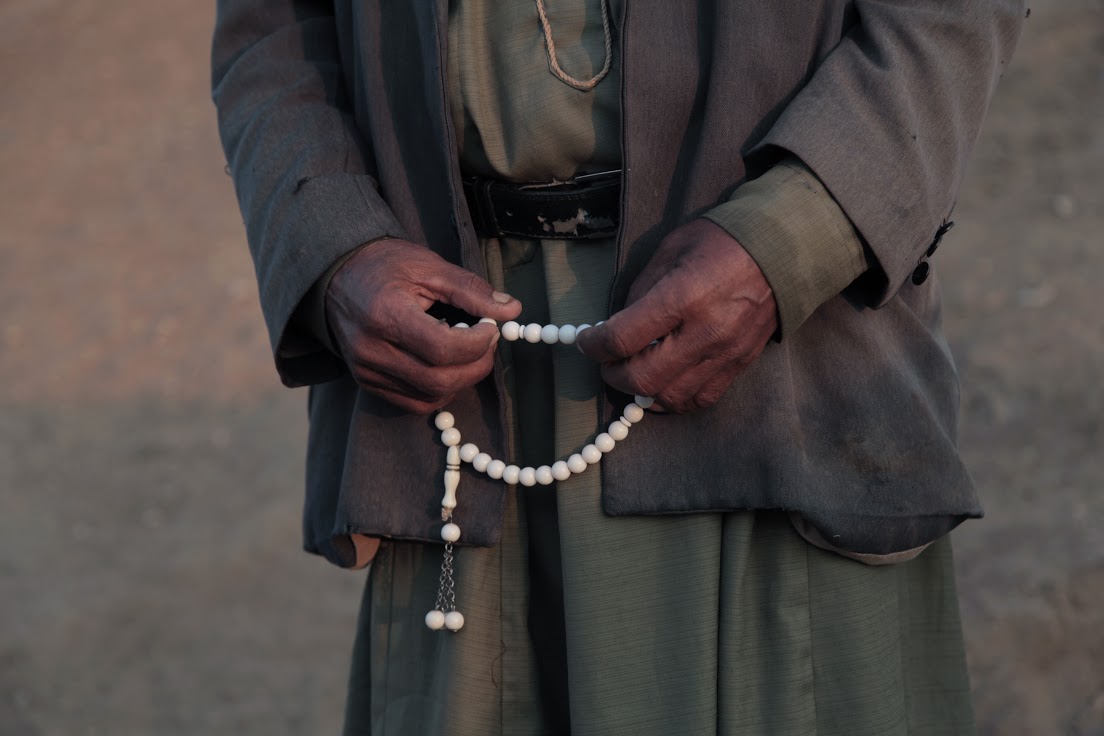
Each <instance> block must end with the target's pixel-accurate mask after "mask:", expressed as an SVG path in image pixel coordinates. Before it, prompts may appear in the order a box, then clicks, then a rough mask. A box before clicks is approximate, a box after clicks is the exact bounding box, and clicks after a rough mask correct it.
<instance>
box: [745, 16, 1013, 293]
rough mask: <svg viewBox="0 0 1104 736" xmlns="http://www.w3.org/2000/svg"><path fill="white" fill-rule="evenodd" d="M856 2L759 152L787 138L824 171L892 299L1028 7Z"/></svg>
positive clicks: (950, 183) (954, 183) (942, 207)
mask: <svg viewBox="0 0 1104 736" xmlns="http://www.w3.org/2000/svg"><path fill="white" fill-rule="evenodd" d="M854 8H855V11H856V13H857V21H856V22H855V23H854V24H853V25H852V26H851V28H850V29H849V30H848V32H847V33H846V34H845V36H844V38H843V39H842V41H841V42H840V43H839V45H838V46H836V48H835V49H833V50H832V51H831V52H830V53H829V54H828V56H827V57H826V58H825V59H824V61H823V62H822V63H821V65H820V66H819V67H818V68H817V70H816V71H815V72H814V73H813V76H812V77H811V79H810V81H809V82H808V83H807V84H806V85H805V86H804V87H803V88H802V89H801V90H800V91H799V92H798V93H797V94H796V95H795V96H794V97H793V98H792V99H791V100H790V102H789V103H788V104H787V106H786V107H785V109H784V110H783V112H782V114H781V115H780V116H779V118H778V120H777V121H776V122H775V123H774V124H773V126H772V127H771V128H770V130H769V131H768V132H767V134H766V136H765V137H764V139H763V140H762V141H761V142H760V143H758V144H757V145H756V147H755V148H754V149H752V151H750V152H749V156H748V158H749V165H750V166H751V167H752V168H755V167H756V166H759V167H760V168H761V165H760V164H757V163H756V158H757V156H759V155H760V154H765V153H767V152H768V151H770V150H772V149H778V148H780V149H784V150H785V151H788V152H790V153H791V154H793V155H795V156H797V158H799V159H801V160H802V161H803V162H804V163H805V164H806V165H807V166H808V167H809V168H810V169H811V170H812V171H813V172H814V173H815V174H816V177H817V178H818V179H819V180H820V181H821V182H823V183H824V185H825V186H826V187H827V189H828V191H829V192H830V193H831V195H832V197H833V198H834V199H835V200H836V202H838V203H839V205H840V206H841V207H842V209H843V211H844V212H845V213H846V215H847V217H848V219H850V221H851V223H852V224H853V225H854V226H855V229H856V230H857V231H858V232H859V234H860V235H861V237H862V238H863V240H864V242H865V243H866V245H867V246H868V247H869V249H870V252H871V254H872V255H873V257H874V259H875V260H876V261H877V265H878V266H880V269H874V271H875V272H877V271H879V270H880V272H881V273H882V274H884V278H882V279H881V282H880V283H875V284H873V285H872V286H871V287H870V293H869V295H868V298H869V301H870V302H871V304H872V305H873V306H881V305H883V304H885V303H886V302H887V301H889V300H890V299H892V298H893V296H894V295H895V294H896V293H897V291H898V289H900V287H901V286H902V285H903V284H904V282H905V280H906V279H907V278H908V277H909V276H910V274H911V273H912V271H913V270H914V269H915V268H916V266H917V265H918V264H919V262H920V261H921V260H922V259H923V257H924V255H925V253H926V251H927V250H928V248H929V247H930V245H931V244H932V242H933V238H934V237H935V234H936V231H937V230H938V228H939V226H940V224H941V223H942V222H943V221H944V219H945V218H946V217H947V216H948V215H949V214H950V211H951V208H952V207H953V205H954V201H955V198H956V196H957V193H958V188H959V185H960V183H961V181H962V178H963V174H964V172H965V169H966V161H967V158H968V156H969V154H970V151H971V149H972V148H973V145H974V142H975V140H976V139H977V136H978V133H979V131H980V128H981V121H982V118H983V116H984V114H985V111H986V109H987V108H988V105H989V99H990V96H991V95H992V92H993V89H994V87H995V85H996V83H997V80H998V79H999V78H1000V75H1001V74H1002V73H1003V70H1004V68H1005V65H1006V63H1007V61H1008V59H1009V57H1010V55H1011V53H1012V50H1013V48H1014V47H1015V44H1016V42H1017V40H1018V39H1019V33H1020V28H1021V24H1022V21H1023V18H1024V14H1025V10H1024V7H1023V2H1022V1H1021V0H956V1H954V2H950V1H949V0H923V1H917V0H910V1H908V2H906V1H904V0H855V3H854ZM767 158H773V157H770V156H768V157H767Z"/></svg>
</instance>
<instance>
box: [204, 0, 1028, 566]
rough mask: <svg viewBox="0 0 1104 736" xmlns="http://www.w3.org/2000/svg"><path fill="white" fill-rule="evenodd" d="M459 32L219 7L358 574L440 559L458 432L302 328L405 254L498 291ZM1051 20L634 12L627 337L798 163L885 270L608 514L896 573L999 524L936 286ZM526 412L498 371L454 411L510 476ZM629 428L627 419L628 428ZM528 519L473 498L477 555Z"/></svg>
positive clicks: (322, 488)
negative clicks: (937, 246) (836, 554)
mask: <svg viewBox="0 0 1104 736" xmlns="http://www.w3.org/2000/svg"><path fill="white" fill-rule="evenodd" d="M447 10H448V8H447V2H446V0H434V1H430V0H416V1H412V0H404V1H402V2H400V1H399V0H369V1H367V2H353V0H335V1H334V2H307V1H305V0H237V1H232V0H224V1H220V2H219V5H218V23H217V27H216V30H215V37H214V46H213V55H212V67H213V87H214V100H215V103H216V106H217V108H218V115H219V129H220V133H221V136H222V141H223V145H224V148H225V151H226V155H227V160H228V162H229V165H230V170H231V172H232V174H233V176H234V181H235V184H236V189H237V194H238V199H239V203H240V205H241V209H242V213H243V215H244V219H245V224H246V230H247V233H248V239H249V245H250V249H251V251H252V254H253V258H254V262H255V264H256V270H257V276H258V280H259V284H260V295H261V304H262V308H263V311H264V314H265V319H266V322H267V325H268V329H269V333H270V336H271V340H272V344H273V349H274V352H275V356H276V364H277V368H278V370H279V372H280V375H281V377H282V379H283V381H284V382H285V383H286V384H287V385H289V386H296V385H303V384H313V385H312V388H311V393H310V401H309V406H310V437H309V447H308V462H307V495H306V506H305V513H304V535H305V546H306V548H307V549H308V550H310V551H313V552H318V553H321V554H324V555H326V557H328V558H329V559H330V560H331V561H333V562H335V563H337V564H341V565H350V564H352V562H353V551H352V547H351V545H350V543H349V540H348V537H347V535H348V534H350V533H353V532H358V533H363V534H369V535H377V536H388V537H393V538H400V539H415V540H427V541H437V540H438V539H439V537H438V533H437V529H438V527H439V525H440V521H439V503H440V497H441V474H442V471H443V469H444V452H443V450H442V448H441V446H440V444H439V441H438V433H437V432H436V431H435V430H434V429H433V424H432V418H429V417H421V416H415V415H409V414H403V413H401V412H399V411H398V410H396V409H394V408H393V407H391V406H390V405H388V404H386V403H385V402H383V401H382V400H379V399H377V398H375V397H373V396H372V395H370V394H368V393H367V392H364V391H361V390H359V389H358V388H357V387H356V385H355V384H354V383H353V382H352V380H351V379H350V377H349V375H348V373H347V371H346V370H345V368H344V365H343V363H342V362H341V361H340V359H339V358H338V357H337V356H335V355H333V354H332V353H330V352H329V351H327V350H326V349H325V347H324V346H323V345H322V344H321V343H319V342H318V341H317V340H316V339H315V338H314V337H313V336H312V335H311V334H310V332H309V331H307V330H304V329H302V328H300V327H299V326H297V325H296V324H295V323H294V321H293V320H292V319H291V317H292V315H293V313H294V312H295V310H296V307H297V306H298V304H299V303H300V301H301V300H302V299H303V297H304V296H305V295H306V294H307V292H308V290H309V289H310V287H311V286H312V285H313V284H314V283H315V281H316V280H317V279H318V278H319V277H320V276H321V275H322V274H323V273H324V272H326V271H327V269H328V268H329V267H330V265H331V264H333V263H334V262H335V261H337V260H338V259H339V258H340V257H341V256H343V255H344V254H346V253H348V252H349V251H351V250H352V249H354V248H356V247H357V246H358V245H360V244H361V243H364V242H367V241H370V240H373V239H376V238H379V237H382V236H396V237H404V238H407V239H410V240H413V241H415V242H419V243H424V244H426V245H427V246H429V247H431V248H433V249H434V250H436V251H438V252H439V253H441V254H442V255H443V256H444V257H446V258H448V259H450V260H452V261H454V262H457V263H460V264H462V265H464V266H465V267H467V268H469V269H471V270H473V271H476V272H479V273H482V272H483V268H484V267H483V261H482V258H481V257H480V254H479V246H478V243H477V240H476V236H475V233H474V231H473V229H472V226H471V221H470V217H469V215H468V211H467V207H466V203H465V201H464V195H463V191H462V188H461V186H460V170H459V163H458V158H457V152H456V142H455V137H454V131H453V130H452V129H451V118H450V116H449V114H448V110H447V104H448V103H447V97H446V87H445V85H446V76H445V69H444V64H445V60H446V59H447V54H446V49H445V44H446V42H447ZM1023 15H1024V9H1023V7H1022V3H1021V2H1014V1H1012V0H957V1H954V2H952V1H951V0H917V1H916V2H910V3H903V2H902V3H886V2H880V1H879V2H876V1H874V0H854V1H853V2H843V1H841V0H777V1H776V2H770V3H764V2H750V1H747V2H744V1H737V0H680V1H679V2H671V1H670V0H626V2H625V9H624V12H623V14H622V17H621V18H620V19H619V23H618V24H617V37H618V40H619V44H620V55H619V59H620V60H621V65H622V77H621V107H622V149H623V150H622V154H623V156H622V157H623V164H624V170H625V173H624V174H623V186H622V205H621V208H622V216H621V223H622V225H621V232H620V237H619V244H618V264H619V272H618V278H617V282H616V286H615V287H614V291H613V293H612V294H611V301H610V307H611V310H616V309H617V308H618V307H619V305H620V304H622V303H623V299H624V296H625V294H626V292H627V290H628V287H629V285H630V284H631V283H632V279H633V277H634V275H635V274H637V273H638V272H639V271H640V269H641V268H642V267H643V265H644V263H645V262H646V260H647V258H648V256H649V255H650V253H651V252H652V251H653V249H654V248H655V247H656V245H657V244H658V243H659V241H660V239H661V238H662V237H663V236H664V235H665V234H666V233H667V232H669V231H670V230H672V229H673V228H674V227H676V226H678V225H680V224H682V223H684V222H686V221H687V220H688V219H690V218H692V217H695V216H696V215H698V214H701V213H702V212H704V211H705V210H707V209H709V208H710V207H712V206H715V205H716V204H718V203H720V202H722V201H724V200H725V199H726V198H727V197H728V196H729V195H730V194H731V192H732V191H733V189H734V188H735V187H738V186H739V185H740V184H741V183H743V182H744V181H746V180H748V179H752V178H755V177H756V176H758V175H760V174H761V173H762V172H764V171H766V170H767V169H768V168H769V167H770V166H771V165H773V164H774V163H775V162H776V161H778V160H779V159H780V158H782V157H783V156H785V155H790V154H792V155H795V156H797V157H798V158H800V159H801V160H802V161H804V162H805V164H806V165H807V166H809V168H811V169H812V170H813V171H814V172H815V174H816V175H817V177H818V178H819V179H820V180H821V181H822V182H823V183H824V184H825V186H826V187H827V189H828V190H829V191H830V192H831V194H832V196H833V197H834V198H835V199H836V201H837V202H838V203H839V204H840V206H841V207H842V208H843V210H844V212H845V213H846V214H847V216H848V217H849V218H850V220H851V222H852V223H853V224H854V226H855V228H856V230H857V231H858V232H859V234H860V235H861V237H862V238H863V240H864V244H865V246H866V247H867V248H868V255H869V257H870V258H871V259H872V260H873V261H875V262H876V264H877V265H876V267H874V268H872V269H871V270H870V271H869V272H868V273H867V274H865V275H864V276H863V277H862V278H861V279H860V280H859V281H857V282H855V283H854V284H852V285H851V287H849V288H848V289H847V290H845V291H844V292H843V293H842V294H841V295H840V296H838V297H836V298H833V299H831V300H829V301H828V302H827V303H825V304H824V305H823V306H822V307H820V309H818V310H817V311H816V312H814V313H813V314H812V316H810V317H809V318H808V320H807V321H806V322H805V324H804V325H803V326H802V327H801V328H800V329H798V330H797V331H796V332H794V333H793V334H789V335H786V336H785V337H784V339H783V340H782V341H781V342H779V343H771V344H770V345H768V346H767V348H766V350H765V351H764V352H763V354H762V356H761V357H760V359H759V360H758V361H757V362H756V363H755V364H754V365H753V366H752V367H751V368H750V369H749V370H748V371H746V372H745V373H743V374H742V375H741V376H740V377H739V378H738V379H737V380H736V382H735V384H734V385H733V386H732V388H731V389H730V390H729V392H728V393H727V395H726V396H725V397H724V399H723V400H722V401H721V402H720V403H718V404H717V405H716V406H714V407H713V408H711V409H709V410H706V411H701V412H697V413H693V414H688V415H683V416H664V417H658V418H656V419H655V420H654V421H649V422H645V423H642V424H641V425H639V426H638V427H637V428H635V429H634V430H633V435H632V437H631V441H628V442H626V443H625V444H624V445H623V446H621V447H619V448H618V450H617V452H614V453H612V454H610V455H609V456H607V457H606V458H604V459H603V461H602V463H601V472H602V488H603V491H602V493H603V508H604V511H605V512H606V513H608V514H612V515H633V514H672V513H690V512H700V511H730V510H740V509H787V510H791V511H796V512H799V513H800V514H801V515H802V516H804V517H805V518H806V519H808V520H809V522H811V523H812V524H813V525H814V526H815V527H816V528H817V529H818V530H819V531H820V532H821V533H822V534H823V536H824V537H825V538H826V539H827V540H828V541H829V542H831V543H832V544H834V545H836V546H838V547H841V548H843V549H846V550H851V551H855V552H863V553H874V554H886V553H891V552H897V551H901V550H905V549H909V548H913V547H917V546H919V545H921V544H924V543H926V542H929V541H931V540H933V539H935V538H937V537H939V536H941V535H943V534H945V533H947V532H948V531H950V530H951V529H952V528H953V527H954V526H956V525H957V524H958V523H960V522H961V521H962V520H963V519H965V518H968V517H974V516H979V515H980V513H981V509H980V506H979V504H978V500H977V497H976V494H975V492H974V489H973V486H972V483H971V481H970V478H969V476H968V474H967V472H966V470H965V468H964V467H963V465H962V463H961V461H960V459H959V455H958V452H957V449H956V438H955V433H956V414H957V407H958V384H957V377H956V373H955V370H954V366H953V363H952V361H951V356H950V352H949V349H948V347H947V344H946V341H945V340H944V337H943V334H942V332H941V327H940V299H939V288H938V282H937V279H935V278H928V279H927V280H925V281H922V283H919V284H914V283H913V280H912V279H911V276H912V274H913V272H914V270H915V269H916V268H917V266H918V265H919V264H920V263H921V262H922V261H924V260H925V258H926V254H927V251H928V250H929V248H930V246H931V245H932V243H933V239H934V238H935V236H936V233H937V231H938V229H939V226H940V225H941V223H943V222H944V221H945V219H946V218H947V217H948V216H949V214H950V212H951V208H952V206H953V203H954V200H955V196H956V192H957V190H958V187H959V184H960V182H961V179H962V176H963V173H964V170H965V166H966V160H967V156H968V154H969V152H970V149H971V147H972V145H973V143H974V141H975V139H976V137H977V135H978V131H979V128H980V125H981V120H982V117H983V115H984V112H985V109H986V106H987V104H988V101H989V98H990V95H991V93H992V90H993V88H994V86H995V84H996V82H997V79H998V78H999V76H1000V74H1001V73H1002V71H1003V69H1004V66H1005V63H1006V60H1007V59H1008V58H1009V55H1010V54H1011V51H1012V48H1013V46H1014V45H1015V42H1016V39H1017V37H1018V34H1019V28H1020V22H1021V19H1022V17H1023ZM917 280H918V281H919V279H917ZM501 390H502V382H501V370H498V371H496V373H495V374H494V376H493V377H491V378H488V379H487V380H485V381H483V382H482V383H481V384H479V385H478V386H477V387H475V388H473V389H471V390H470V391H467V392H465V393H463V394H461V395H460V396H459V397H458V398H457V399H456V401H455V403H454V404H453V405H452V406H451V407H450V410H451V411H453V412H454V413H455V414H456V415H457V417H458V418H460V421H461V422H462V423H463V426H464V435H465V440H466V441H468V440H470V441H471V442H474V443H476V444H477V445H478V446H480V447H481V448H484V449H486V450H487V451H488V452H490V453H491V454H492V455H494V456H497V457H506V456H507V455H508V453H507V450H506V444H507V442H506V435H505V429H504V427H505V422H504V418H503V416H502V409H501V402H500V401H499V395H500V391H501ZM623 400H624V399H623V397H617V396H611V397H610V401H608V402H607V414H608V415H609V418H613V417H615V416H616V413H615V412H616V411H619V409H620V406H621V404H622V403H623ZM607 421H608V420H607ZM584 439H585V438H580V442H581V443H582V442H583V441H584ZM506 492H507V489H506V486H505V485H504V484H502V483H501V482H498V481H492V480H490V479H488V478H487V477H486V476H484V475H481V474H475V473H465V477H464V479H463V481H462V484H461V493H462V494H463V505H462V508H461V509H460V510H459V511H458V515H459V516H460V523H461V524H462V525H463V527H464V530H465V540H466V541H467V542H468V543H472V544H480V545H488V544H494V543H495V542H496V541H497V539H498V535H499V529H500V524H501V516H502V506H503V498H504V494H505V493H506Z"/></svg>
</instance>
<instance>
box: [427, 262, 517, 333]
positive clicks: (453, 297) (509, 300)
mask: <svg viewBox="0 0 1104 736" xmlns="http://www.w3.org/2000/svg"><path fill="white" fill-rule="evenodd" d="M423 285H424V286H426V287H427V288H429V289H430V290H431V291H432V292H433V295H434V298H436V299H437V300H438V301H442V302H445V303H446V304H451V305H452V306H454V307H457V308H459V309H463V310H464V311H465V312H467V313H468V314H474V315H476V316H478V317H490V318H492V319H495V320H498V321H500V322H505V321H507V320H511V319H513V318H515V317H517V316H518V315H519V314H521V302H519V301H518V300H517V299H514V298H513V297H512V296H510V295H509V294H504V293H502V292H501V291H495V290H494V288H493V287H492V286H491V285H490V284H488V283H487V282H486V281H484V280H483V279H482V278H480V277H479V275H478V274H475V273H472V272H471V271H468V270H466V269H463V268H460V267H459V266H457V265H455V264H452V263H448V262H447V261H446V262H443V263H442V264H441V267H440V268H439V269H436V270H434V271H433V273H431V274H430V275H429V276H428V277H427V278H426V279H425V281H424V282H423Z"/></svg>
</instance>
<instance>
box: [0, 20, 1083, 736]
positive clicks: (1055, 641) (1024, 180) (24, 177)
mask: <svg viewBox="0 0 1104 736" xmlns="http://www.w3.org/2000/svg"><path fill="white" fill-rule="evenodd" d="M209 5H213V4H212V3H191V2H151V3H137V2H130V1H127V0H100V2H91V1H90V0H71V1H70V2H60V0H6V2H4V3H3V4H0V72H2V73H0V100H2V102H0V734H3V736H25V735H31V734H49V735H54V734H58V735H68V734H122V735H127V734H262V733H263V734H285V733H286V734H316V733H317V734H323V733H336V732H337V730H338V724H339V722H340V714H341V707H342V701H343V689H344V677H345V668H346V664H347V656H348V650H349V646H350V643H351V638H352V633H353V621H354V615H355V609H356V605H357V598H358V594H359V590H360V587H361V585H362V582H363V576H362V574H352V573H344V572H341V571H338V570H335V569H332V568H330V567H329V566H328V565H326V564H325V563H323V562H321V561H320V560H316V559H314V558H310V557H308V556H306V555H305V554H302V553H300V552H299V551H298V549H299V538H298V534H299V530H298V524H299V519H298V513H299V503H300V496H299V494H300V479H301V476H302V456H303V444H304V432H305V394H304V393H302V392H290V391H287V390H284V389H282V388H281V387H280V386H279V384H278V382H277V380H276V377H275V374H274V371H273V370H272V368H271V363H270V357H269V355H268V348H267V344H266V340H265V337H264V335H263V332H262V322H261V317H260V313H259V309H258V307H257V300H256V287H255V285H254V283H253V280H252V272H251V266H250V263H249V259H248V255H247V252H246V249H245V245H244V238H243V232H242V226H241V221H240V217H239V215H238V213H237V211H236V209H235V205H234V200H233V194H232V188H231V183H230V180H229V179H228V178H227V177H226V176H225V175H224V173H223V160H222V154H221V151H220V149H219V147H218V143H217V138H216V133H215V125H214V112H213V108H212V106H211V104H210V101H209V95H208V88H207V61H206V59H207V46H208V42H209V35H210V25H211V16H212V12H213V11H212V9H211V8H210V7H208V6H209ZM1102 62H1104V4H1102V3H1101V2H1100V1H1099V0H1096V1H1094V2H1087V1H1085V0H1080V1H1076V0H1061V1H1059V0H1055V1H1054V2H1051V3H1047V4H1045V5H1039V6H1037V7H1035V8H1034V12H1033V13H1032V16H1031V19H1030V21H1029V22H1028V25H1027V30H1026V34H1025V36H1024V40H1023V42H1022V44H1021V47H1020V50H1019V52H1018V55H1017V57H1016V59H1015V61H1014V62H1013V64H1012V65H1011V68H1010V69H1009V72H1008V74H1007V75H1006V78H1005V80H1004V83H1003V86H1002V88H1001V89H1000V91H999V94H998V97H997V99H996V100H995V102H994V105H993V109H992V112H991V116H990V119H989V121H988V124H987V126H986V129H985V132H984V134H983V137H982V140H981V141H980V142H979V144H978V149H977V154H976V157H975V160H974V163H973V165H972V168H971V173H970V175H969V178H968V181H967V184H966V187H965V190H964V191H963V193H962V197H961V199H960V202H959V205H958V208H957V211H956V212H955V217H954V219H955V220H956V221H957V223H958V227H957V228H956V229H955V230H954V232H953V233H952V234H951V235H950V236H948V238H947V239H946V240H945V241H944V244H943V246H942V248H941V249H940V251H939V254H938V255H937V256H936V262H937V264H938V266H937V267H938V268H939V269H940V273H941V277H942V278H943V281H944V288H945V292H946V297H947V329H948V332H949V334H950V337H951V340H952V345H953V348H954V350H955V353H956V355H957V356H958V359H959V360H960V364H961V368H962V378H963V386H964V392H963V397H964V398H963V431H962V444H963V447H964V451H965V453H966V455H967V457H968V460H969V463H970V466H971V467H972V469H973V471H974V473H975V476H976V479H977V481H978V483H979V485H980V486H981V489H982V492H983V494H984V499H985V501H986V503H987V506H988V509H989V516H988V517H987V519H986V520H984V521H982V522H974V523H969V524H967V525H965V526H964V527H963V528H961V529H960V530H959V531H957V532H956V533H955V538H956V541H957V550H958V565H959V570H960V575H961V578H960V585H961V590H962V609H963V615H964V619H965V623H966V627H967V637H968V641H967V644H968V647H969V654H970V662H971V668H972V671H973V677H974V688H975V694H976V703H977V709H978V717H979V723H980V727H981V731H982V733H985V734H1001V735H1002V736H1003V735H1005V734H1010V735H1017V734H1027V735H1032V736H1035V735H1040V736H1049V735H1052V734H1054V735H1057V734H1062V735H1066V734H1069V735H1085V734H1104V523H1102V522H1104V493H1102V485H1104V428H1102V416H1104V415H1102V408H1104V392H1102V388H1101V384H1102V380H1101V379H1102V378H1104V318H1102V316H1101V288H1100V287H1101V283H1102V278H1104V235H1102V233H1104V178H1102V175H1101V170H1102V167H1104V63H1102Z"/></svg>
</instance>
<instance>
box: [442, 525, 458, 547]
mask: <svg viewBox="0 0 1104 736" xmlns="http://www.w3.org/2000/svg"><path fill="white" fill-rule="evenodd" d="M441 539H443V540H445V541H446V542H455V541H457V540H458V539H460V527H458V526H456V524H452V523H449V524H445V525H444V526H443V527H441Z"/></svg>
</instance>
